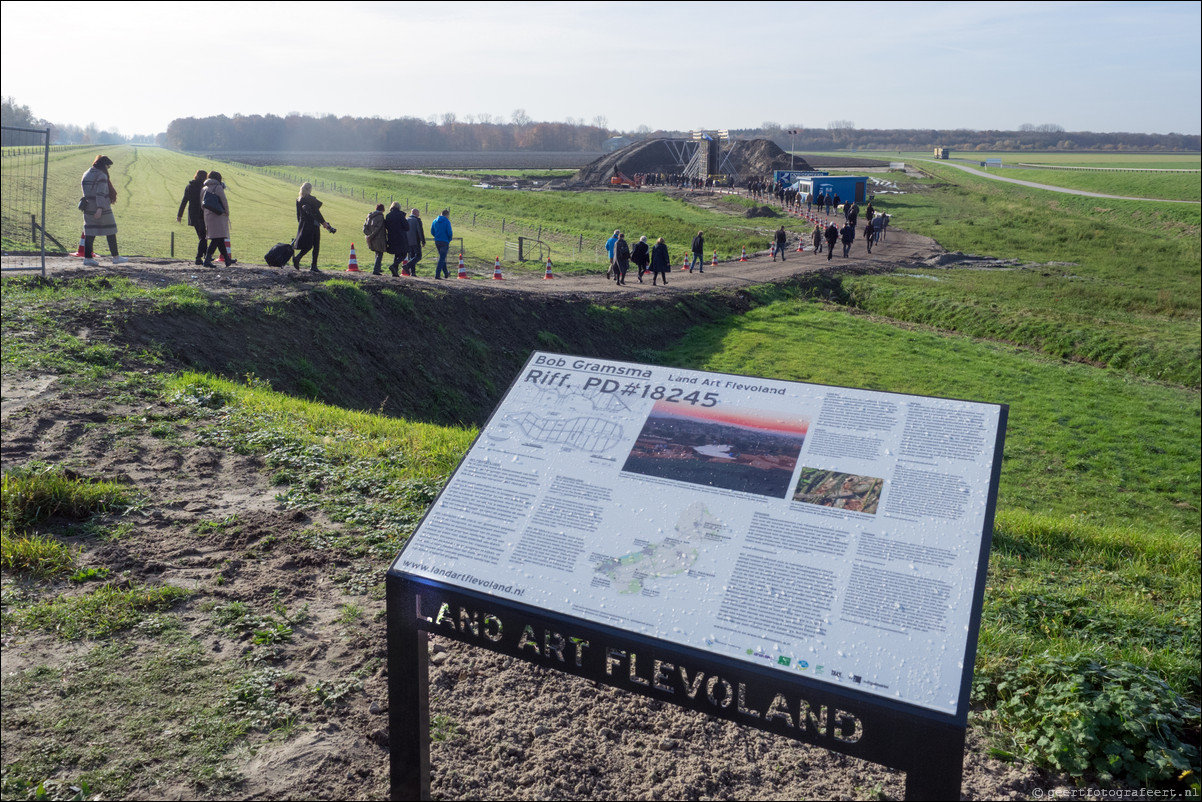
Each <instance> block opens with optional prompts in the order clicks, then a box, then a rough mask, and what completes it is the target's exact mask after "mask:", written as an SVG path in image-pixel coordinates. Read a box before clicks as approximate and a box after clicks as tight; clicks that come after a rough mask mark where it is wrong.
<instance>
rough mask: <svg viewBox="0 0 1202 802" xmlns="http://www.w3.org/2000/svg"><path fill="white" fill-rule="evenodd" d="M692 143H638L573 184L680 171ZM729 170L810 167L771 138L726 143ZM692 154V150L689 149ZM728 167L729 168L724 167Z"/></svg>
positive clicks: (739, 173)
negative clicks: (622, 175)
mask: <svg viewBox="0 0 1202 802" xmlns="http://www.w3.org/2000/svg"><path fill="white" fill-rule="evenodd" d="M685 144H691V143H689V142H688V140H681V139H652V140H650V141H647V142H636V143H634V144H633V145H627V146H626V147H624V148H622V149H621V150H618V151H614V152H613V153H610V154H608V155H606V156H602V157H601V158H599V159H597V160H596V161H594V162H593V163H592V164H590V165H588V166H587V167H585V168H584V169H582V170H581V171H580V172H578V173H577V174H576V175H575V176H574V177H573V179H572V180H573V183H578V184H586V185H589V186H608V185H609V179H610V178H611V177H612V176H613V175H614V171H615V170H618V171H621V172H623V173H625V174H626V175H628V176H633V175H635V174H636V173H665V174H671V173H679V172H681V171H682V170H683V169H684V167H685V163H684V162H682V161H681V160H680V157H679V154H680V153H681V152H686V151H683V148H682V146H683V145H685ZM723 151H724V152H725V154H726V156H727V158H728V165H729V169H730V170H732V171H733V172H734V174H735V175H736V177H743V178H746V177H747V176H752V175H756V176H769V175H771V174H772V171H773V170H809V169H811V168H810V166H809V165H808V164H807V163H806V160H805V159H803V158H801V157H800V156H795V157H790V156H789V154H788V153H785V152H784V151H783V150H781V149H780V147H778V146H777V144H776V143H775V142H773V141H772V140H770V139H751V140H740V141H737V142H731V143H729V144H728V145H725V146H723ZM687 152H688V153H691V152H692V151H691V150H689V151H687ZM724 169H726V168H724Z"/></svg>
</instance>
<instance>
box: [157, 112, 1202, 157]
mask: <svg viewBox="0 0 1202 802" xmlns="http://www.w3.org/2000/svg"><path fill="white" fill-rule="evenodd" d="M790 131H795V132H796V133H793V134H790ZM730 133H731V136H732V137H735V138H737V139H752V138H758V137H764V138H768V139H772V140H773V141H775V142H776V143H777V144H778V145H780V146H781V148H783V149H785V150H788V149H789V148H790V147H792V148H794V149H796V150H803V151H804V150H820V151H828V150H850V151H855V150H878V151H879V150H906V151H914V150H920V151H921V150H932V149H933V148H936V147H947V148H951V149H952V150H953V151H974V150H980V151H986V150H1005V151H1023V150H1031V151H1047V150H1061V151H1073V150H1102V151H1197V150H1199V149H1200V148H1202V137H1200V136H1199V135H1196V134H1194V135H1189V134H1130V133H1094V132H1091V131H1065V130H1063V129H1062V128H1060V126H1057V125H1040V126H1023V127H1022V129H1020V130H1017V131H974V130H969V129H954V130H942V131H941V130H935V129H873V128H866V129H857V128H854V127H851V124H850V123H840V124H839V125H838V126H829V127H827V128H815V129H806V128H801V127H800V126H797V127H785V126H779V125H777V124H775V123H764V125H763V126H761V127H760V128H754V129H742V130H732V131H731V132H730ZM690 135H691V134H690V132H688V131H652V130H650V129H648V128H647V127H646V126H642V127H640V128H639V130H638V131H635V132H631V133H627V134H625V135H623V134H620V133H619V132H615V131H611V130H609V129H607V128H605V127H602V126H598V125H590V124H585V123H584V122H583V121H575V122H574V121H571V120H569V121H567V122H534V121H531V120H529V119H525V118H523V117H521V116H519V117H518V119H516V121H511V122H495V121H486V122H480V121H470V122H462V121H459V120H458V119H456V117H455V115H453V114H444V115H443V116H442V118H441V119H439V120H419V119H417V118H415V117H402V118H400V119H395V120H385V119H380V118H378V117H335V116H333V115H329V116H326V117H310V116H302V115H288V116H287V117H277V116H275V115H270V114H269V115H258V114H255V115H250V116H241V115H235V116H234V117H226V116H224V115H222V116H218V117H201V118H195V117H188V118H185V119H177V120H172V121H171V124H170V125H168V126H167V133H166V137H165V140H164V141H162V142H161V144H164V145H166V146H167V147H169V148H173V149H175V150H184V151H191V152H213V151H290V150H292V151H297V150H299V151H314V150H315V151H322V150H326V151H384V152H403V151H514V150H532V151H590V152H597V151H601V150H603V149H605V147H606V142H607V141H608V140H609V139H611V138H613V137H622V138H624V139H627V140H629V141H636V140H640V139H648V138H653V137H688V136H690Z"/></svg>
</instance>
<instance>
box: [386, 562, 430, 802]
mask: <svg viewBox="0 0 1202 802" xmlns="http://www.w3.org/2000/svg"><path fill="white" fill-rule="evenodd" d="M387 585H388V597H387V603H388V608H387V609H388V745H389V780H390V786H391V790H390V792H389V797H390V798H391V799H393V800H415V799H429V798H430V700H429V691H430V676H429V659H430V658H429V651H428V650H429V646H428V643H427V642H428V640H429V639H428V637H427V636H426V633H425V632H423V631H422V630H420V629H418V628H417V594H416V588H415V587H414V585H412V584H411V583H409V582H406V581H404V580H403V579H400V578H399V577H395V576H393V575H392V574H389V575H388V578H387Z"/></svg>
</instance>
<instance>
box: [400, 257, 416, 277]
mask: <svg viewBox="0 0 1202 802" xmlns="http://www.w3.org/2000/svg"><path fill="white" fill-rule="evenodd" d="M401 275H402V276H411V275H413V274H412V273H411V272H410V270H409V257H408V256H406V257H405V261H403V262H401Z"/></svg>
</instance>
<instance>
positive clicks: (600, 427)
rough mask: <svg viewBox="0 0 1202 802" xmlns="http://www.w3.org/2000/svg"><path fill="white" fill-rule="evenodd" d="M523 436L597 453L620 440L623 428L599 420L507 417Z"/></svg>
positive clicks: (535, 416) (611, 446)
mask: <svg viewBox="0 0 1202 802" xmlns="http://www.w3.org/2000/svg"><path fill="white" fill-rule="evenodd" d="M510 420H512V421H513V422H514V423H516V424H517V425H518V427H519V428H520V429H521V430H522V433H523V434H525V435H526V436H527V437H529V438H530V439H531V440H534V441H535V442H538V443H551V444H554V445H563V446H571V447H572V448H577V449H580V450H581V451H587V452H589V453H590V454H600V453H602V452H604V451H608V450H610V449H611V448H613V447H614V446H616V445H617V444H618V443H619V442H621V440H622V427H621V426H619V425H618V424H616V423H612V422H610V421H607V420H602V419H600V418H583V417H582V418H568V419H567V420H560V419H557V418H549V417H548V418H542V417H539V416H538V415H535V414H534V413H533V412H527V413H525V414H524V415H514V416H512V417H510Z"/></svg>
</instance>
